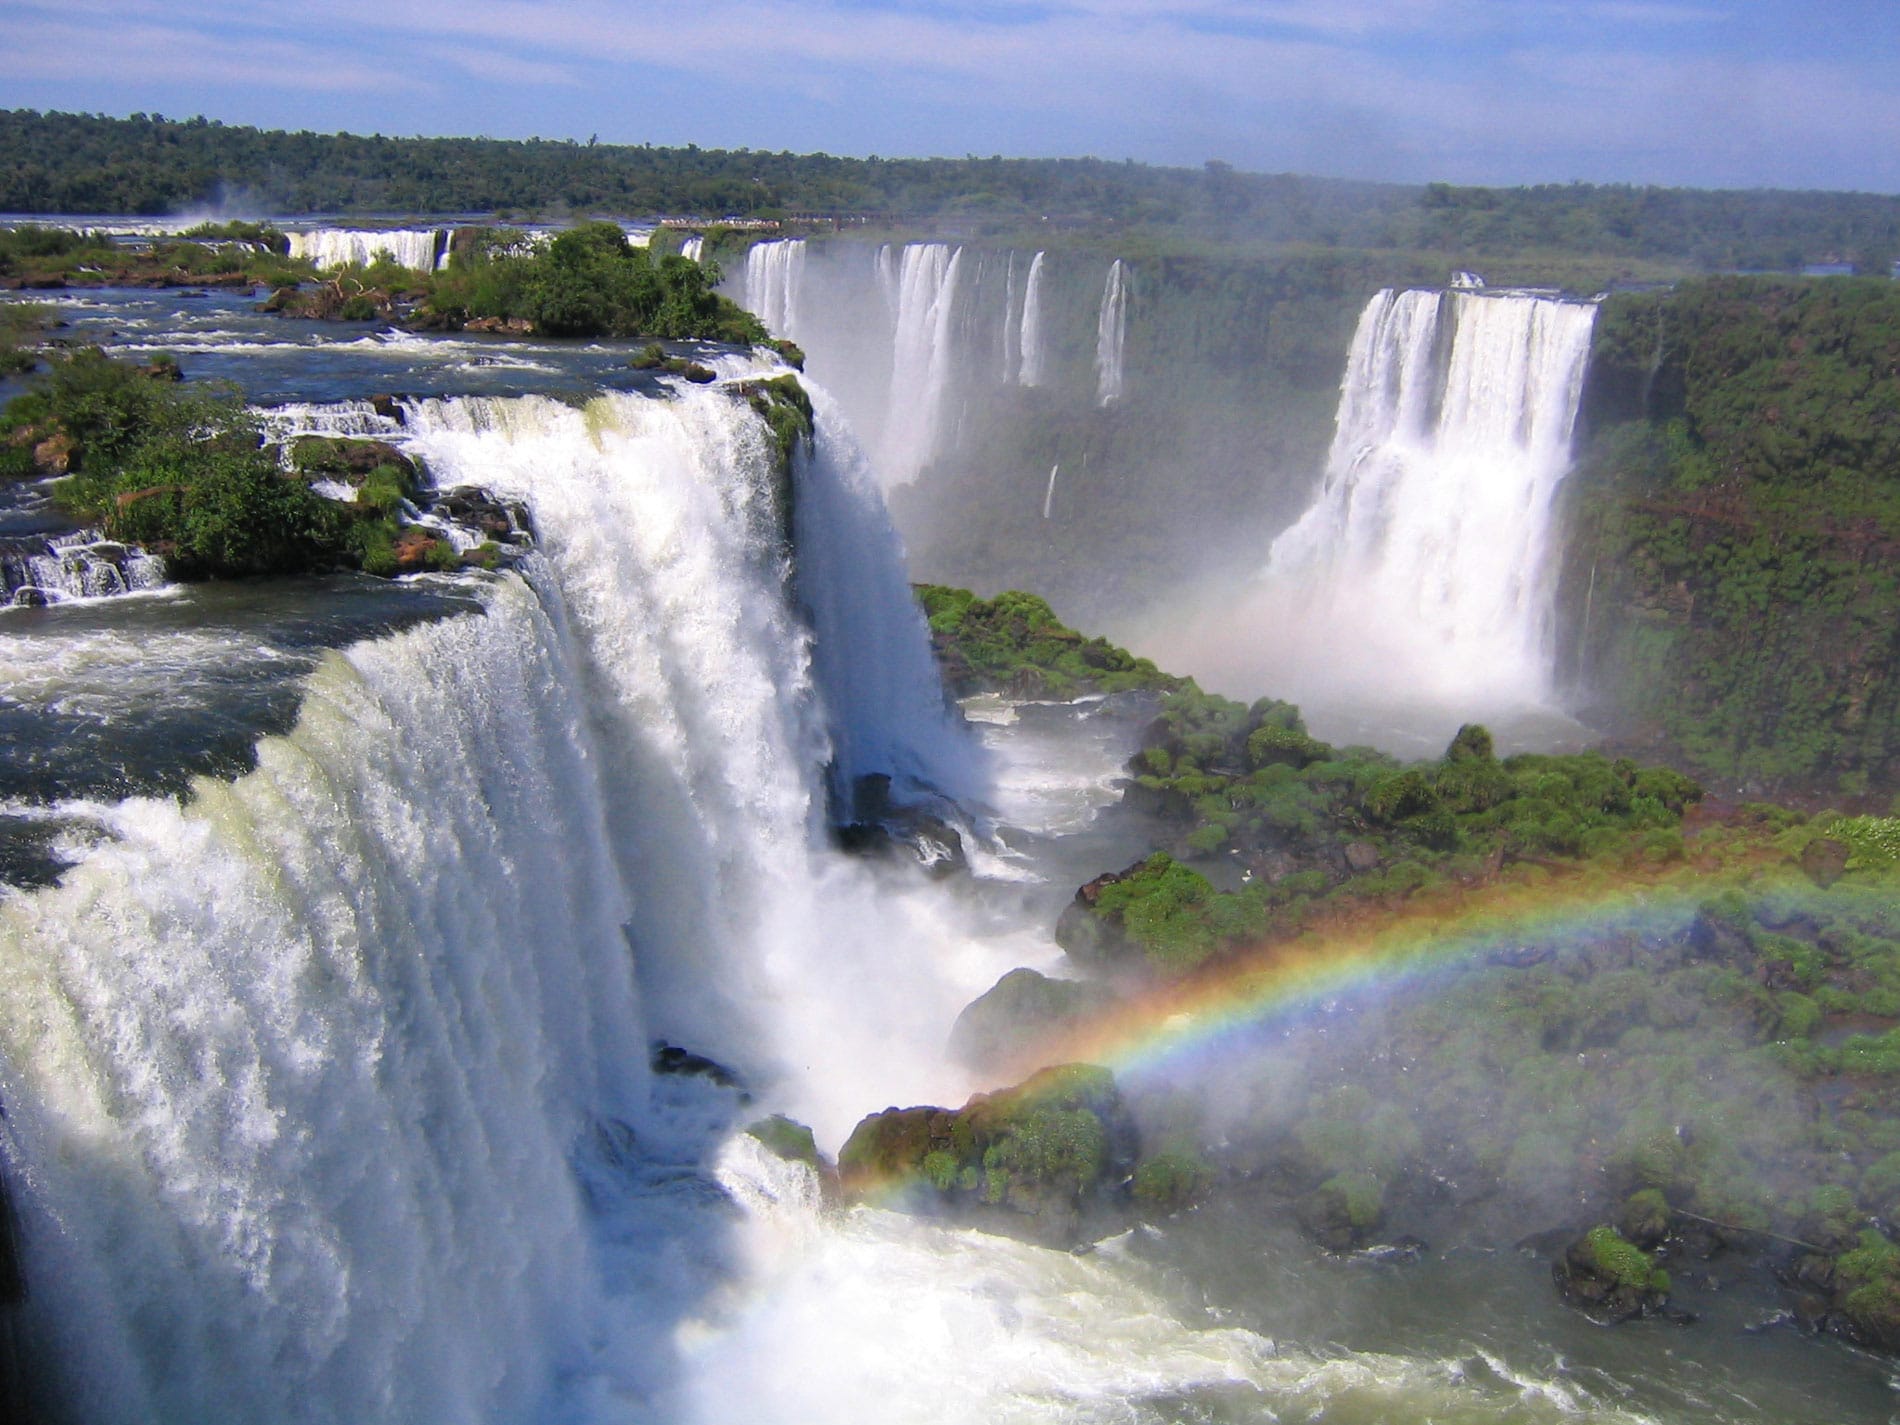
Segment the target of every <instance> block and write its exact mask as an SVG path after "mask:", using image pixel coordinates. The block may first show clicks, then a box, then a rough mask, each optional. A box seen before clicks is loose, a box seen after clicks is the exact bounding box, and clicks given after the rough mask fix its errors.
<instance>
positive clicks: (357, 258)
mask: <svg viewBox="0 0 1900 1425" xmlns="http://www.w3.org/2000/svg"><path fill="white" fill-rule="evenodd" d="M288 236H289V238H290V255H291V256H292V257H295V258H306V259H308V260H309V261H310V262H312V263H314V264H315V265H316V266H317V267H318V268H319V269H321V270H328V269H330V268H333V267H347V266H349V265H351V264H353V263H354V264H360V265H362V266H365V267H367V266H369V265H370V264H371V263H373V262H375V261H376V259H377V258H378V257H387V258H389V259H390V260H391V261H393V262H394V263H395V264H396V265H397V266H398V267H407V268H410V269H412V270H414V271H417V272H429V271H433V270H434V268H435V265H436V249H437V247H438V246H439V245H440V244H441V238H442V233H441V231H440V230H439V229H436V228H407V229H405V228H389V229H361V228H311V229H308V230H306V231H302V232H293V233H290V234H289V235H288Z"/></svg>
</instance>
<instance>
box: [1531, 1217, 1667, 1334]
mask: <svg viewBox="0 0 1900 1425" xmlns="http://www.w3.org/2000/svg"><path fill="white" fill-rule="evenodd" d="M1550 1270H1551V1278H1552V1280H1554V1281H1555V1282H1556V1284H1557V1293H1558V1295H1559V1296H1561V1297H1563V1299H1564V1300H1565V1301H1566V1302H1567V1303H1569V1304H1570V1305H1571V1306H1574V1307H1576V1308H1577V1310H1579V1311H1581V1312H1583V1314H1584V1315H1586V1316H1588V1317H1589V1318H1590V1319H1591V1320H1592V1321H1601V1322H1603V1323H1605V1324H1613V1323H1615V1322H1618V1321H1627V1320H1629V1319H1630V1318H1631V1317H1633V1316H1655V1315H1659V1314H1661V1312H1662V1311H1663V1309H1664V1308H1665V1307H1667V1306H1668V1304H1669V1274H1668V1273H1667V1272H1664V1271H1662V1270H1660V1269H1659V1268H1658V1267H1657V1266H1656V1263H1655V1261H1654V1259H1653V1258H1652V1257H1651V1256H1650V1255H1649V1253H1647V1252H1645V1251H1644V1250H1643V1249H1642V1248H1641V1247H1638V1246H1637V1245H1636V1244H1635V1243H1633V1242H1631V1241H1629V1240H1627V1239H1626V1238H1625V1237H1624V1236H1623V1235H1622V1234H1621V1233H1620V1232H1618V1231H1617V1230H1616V1229H1615V1228H1614V1227H1607V1226H1606V1227H1592V1228H1591V1229H1590V1230H1589V1231H1588V1232H1586V1233H1584V1234H1583V1236H1581V1237H1579V1238H1577V1239H1576V1240H1575V1241H1573V1242H1571V1243H1570V1245H1569V1246H1567V1247H1565V1248H1564V1250H1563V1252H1562V1254H1561V1255H1560V1256H1559V1257H1558V1258H1557V1260H1556V1261H1555V1262H1553V1263H1552V1264H1551V1269H1550Z"/></svg>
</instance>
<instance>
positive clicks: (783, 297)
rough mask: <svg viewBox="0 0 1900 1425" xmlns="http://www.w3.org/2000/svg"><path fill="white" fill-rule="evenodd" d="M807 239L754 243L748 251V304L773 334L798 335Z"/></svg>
mask: <svg viewBox="0 0 1900 1425" xmlns="http://www.w3.org/2000/svg"><path fill="white" fill-rule="evenodd" d="M804 277H805V240H804V239H803V238H790V239H787V240H785V241H783V242H762V243H756V244H754V245H753V246H752V247H751V248H750V249H749V250H748V251H747V252H746V255H745V304H746V306H747V307H749V308H750V309H751V310H752V311H753V313H754V314H756V315H757V317H758V319H759V320H760V321H762V322H764V323H765V326H766V329H767V330H768V331H770V332H771V333H772V335H774V336H779V337H788V338H794V339H795V338H796V336H797V334H798V328H799V311H798V308H799V293H800V290H801V288H802V287H803V285H804Z"/></svg>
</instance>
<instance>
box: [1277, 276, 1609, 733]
mask: <svg viewBox="0 0 1900 1425" xmlns="http://www.w3.org/2000/svg"><path fill="white" fill-rule="evenodd" d="M1595 315H1596V309H1595V308H1594V307H1593V306H1590V305H1588V304H1584V303H1575V302H1560V301H1554V300H1550V299H1546V298H1541V297H1530V296H1507V295H1498V296H1479V295H1474V294H1469V293H1464V292H1444V293H1440V292H1418V291H1414V292H1393V291H1386V292H1381V293H1379V294H1378V295H1377V296H1376V297H1374V298H1373V299H1372V301H1371V302H1370V303H1369V304H1368V305H1367V307H1366V309H1365V312H1364V314H1363V315H1362V316H1361V317H1360V320H1359V326H1358V330H1357V332H1356V334H1355V335H1354V338H1353V343H1352V349H1351V353H1350V355H1349V357H1348V360H1347V366H1346V373H1345V377H1344V380H1343V381H1342V383H1341V387H1340V398H1339V417H1338V424H1337V428H1336V434H1335V436H1334V439H1333V445H1332V451H1331V454H1330V455H1329V457H1328V459H1327V466H1326V474H1325V479H1324V482H1323V484H1322V486H1321V489H1320V493H1319V496H1318V498H1317V499H1316V500H1315V501H1314V502H1313V504H1312V506H1311V507H1310V508H1309V509H1308V510H1307V511H1306V513H1305V514H1304V515H1303V516H1302V517H1301V519H1300V520H1299V521H1298V523H1296V524H1295V525H1294V526H1293V527H1292V528H1290V529H1289V530H1287V531H1286V532H1285V533H1284V534H1282V535H1281V536H1280V537H1279V538H1278V539H1277V540H1276V541H1275V542H1274V544H1273V547H1272V549H1271V550H1270V552H1269V554H1268V559H1267V567H1266V571H1265V574H1264V575H1263V589H1262V592H1261V594H1260V595H1259V597H1257V598H1256V600H1255V604H1256V605H1257V606H1258V607H1259V608H1261V609H1265V608H1269V607H1270V608H1271V610H1272V614H1271V617H1267V616H1264V615H1263V616H1262V617H1261V619H1260V622H1261V623H1262V624H1263V625H1264V626H1265V627H1263V630H1262V639H1263V649H1262V657H1261V664H1262V667H1263V669H1264V670H1265V672H1266V674H1268V675H1270V676H1271V677H1272V678H1273V679H1274V686H1276V687H1280V688H1284V689H1289V690H1291V692H1292V693H1293V694H1294V695H1295V696H1301V695H1305V694H1311V693H1314V692H1318V691H1320V690H1321V689H1322V687H1323V688H1324V693H1323V696H1328V697H1331V698H1333V699H1334V700H1337V699H1338V698H1339V697H1340V696H1341V694H1342V691H1343V693H1344V695H1345V696H1347V697H1351V696H1355V695H1356V696H1362V697H1366V698H1369V699H1370V700H1372V701H1375V702H1376V701H1382V700H1393V699H1394V698H1395V697H1396V698H1407V697H1409V698H1412V699H1417V700H1421V701H1433V700H1437V701H1442V702H1446V703H1450V702H1460V703H1462V704H1463V705H1464V706H1465V707H1466V708H1468V709H1479V710H1497V709H1503V708H1512V707H1524V706H1536V705H1539V704H1543V703H1546V702H1548V700H1549V696H1550V677H1551V669H1550V653H1551V621H1552V610H1551V597H1552V590H1553V587H1554V571H1553V568H1552V560H1551V558H1550V554H1551V550H1552V546H1553V532H1552V528H1551V519H1552V507H1553V500H1554V496H1555V494H1556V491H1557V487H1558V484H1559V482H1560V481H1561V480H1562V479H1563V477H1564V474H1565V472H1566V470H1567V469H1568V467H1569V461H1570V436H1571V430H1572V427H1573V425H1574V424H1575V421H1576V415H1577V403H1578V399H1579V396H1580V394H1581V391H1582V386H1583V376H1584V368H1585V365H1586V362H1587V360H1588V357H1589V349H1590V331H1591V325H1592V323H1593V321H1594V319H1595Z"/></svg>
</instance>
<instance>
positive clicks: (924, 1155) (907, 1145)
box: [838, 1064, 1136, 1242]
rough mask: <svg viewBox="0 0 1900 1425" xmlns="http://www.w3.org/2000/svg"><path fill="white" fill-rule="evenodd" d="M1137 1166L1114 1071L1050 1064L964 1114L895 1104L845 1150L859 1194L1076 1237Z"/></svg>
mask: <svg viewBox="0 0 1900 1425" xmlns="http://www.w3.org/2000/svg"><path fill="white" fill-rule="evenodd" d="M1135 1161H1136V1135H1135V1130H1134V1126H1133V1123H1132V1122H1131V1120H1130V1119H1129V1117H1128V1114H1127V1111H1126V1109H1125V1108H1124V1107H1123V1105H1122V1101H1121V1095H1120V1094H1119V1093H1118V1092H1117V1091H1116V1088H1115V1080H1114V1077H1113V1075H1111V1074H1110V1073H1109V1072H1108V1070H1106V1069H1100V1068H1095V1067H1093V1066H1091V1065H1087V1064H1064V1065H1059V1066H1057V1067H1055V1068H1049V1069H1044V1070H1042V1071H1041V1072H1039V1073H1036V1074H1034V1075H1032V1076H1031V1077H1030V1078H1028V1079H1026V1080H1024V1081H1023V1082H1022V1083H1021V1084H1018V1085H1016V1086H1015V1087H1014V1088H1009V1089H1002V1090H999V1091H997V1092H996V1093H993V1094H978V1095H977V1096H976V1097H974V1098H972V1099H971V1100H970V1101H969V1102H968V1103H967V1104H965V1105H964V1106H963V1107H962V1108H961V1109H956V1110H951V1109H945V1108H930V1107H922V1108H901V1109H900V1108H891V1109H887V1110H885V1111H884V1112H883V1113H878V1114H873V1115H871V1116H870V1117H868V1118H866V1119H864V1120H863V1121H862V1122H861V1123H859V1124H858V1126H857V1127H856V1128H855V1129H854V1130H852V1133H851V1137H850V1138H849V1139H848V1140H846V1142H845V1145H844V1147H843V1149H842V1150H840V1152H839V1154H838V1168H839V1172H840V1174H841V1176H842V1179H843V1184H844V1189H845V1192H846V1194H847V1195H848V1196H851V1197H854V1198H863V1197H867V1196H871V1195H880V1196H885V1195H894V1196H895V1198H896V1200H897V1201H899V1202H901V1203H903V1204H905V1205H907V1206H910V1207H913V1208H917V1209H921V1210H926V1211H940V1212H947V1213H952V1214H955V1215H957V1216H959V1217H962V1218H966V1219H968V1220H971V1221H973V1222H976V1223H977V1224H978V1225H982V1226H988V1227H995V1228H999V1229H1003V1230H1010V1231H1015V1232H1020V1233H1022V1234H1024V1235H1028V1236H1031V1237H1034V1238H1036V1239H1038V1240H1043V1241H1052V1242H1068V1241H1073V1240H1075V1239H1076V1237H1077V1236H1078V1235H1080V1234H1081V1233H1082V1232H1083V1230H1084V1219H1085V1216H1086V1215H1088V1214H1090V1213H1091V1212H1097V1211H1103V1210H1108V1209H1110V1208H1112V1207H1113V1205H1114V1203H1115V1201H1116V1199H1117V1195H1118V1193H1119V1191H1120V1189H1121V1187H1122V1185H1123V1184H1124V1183H1125V1182H1126V1181H1127V1178H1128V1175H1129V1173H1130V1172H1131V1171H1132V1170H1133V1168H1134V1166H1135Z"/></svg>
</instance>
